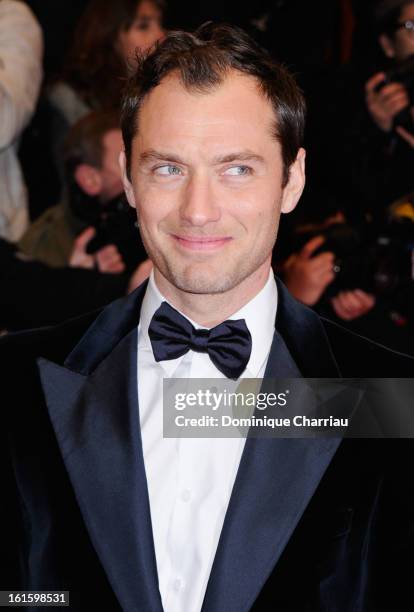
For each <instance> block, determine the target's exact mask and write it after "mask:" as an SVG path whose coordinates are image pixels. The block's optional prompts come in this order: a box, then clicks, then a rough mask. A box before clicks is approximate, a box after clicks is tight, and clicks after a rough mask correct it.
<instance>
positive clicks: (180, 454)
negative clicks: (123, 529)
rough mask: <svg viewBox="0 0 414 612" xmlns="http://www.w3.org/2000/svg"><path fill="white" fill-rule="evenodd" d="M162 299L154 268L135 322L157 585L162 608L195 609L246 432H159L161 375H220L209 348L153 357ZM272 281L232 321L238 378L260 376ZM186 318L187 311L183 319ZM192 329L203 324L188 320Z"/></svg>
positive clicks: (169, 611) (168, 611)
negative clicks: (239, 334)
mask: <svg viewBox="0 0 414 612" xmlns="http://www.w3.org/2000/svg"><path fill="white" fill-rule="evenodd" d="M163 301H167V300H165V298H164V297H163V296H162V295H161V293H160V292H159V290H158V288H157V286H156V284H155V281H154V276H153V274H151V277H150V280H149V284H148V287H147V291H146V294H145V296H144V300H143V303H142V308H141V316H140V323H139V326H138V399H139V413H140V415H139V416H140V425H141V437H142V445H143V454H144V464H145V471H146V476H147V483H148V493H149V501H150V509H151V521H152V530H153V537H154V546H155V555H156V562H157V570H158V580H159V589H160V593H161V599H162V603H163V607H164V610H165V612H199V611H200V609H201V606H202V603H203V599H204V595H205V591H206V587H207V582H208V579H209V576H210V571H211V568H212V565H213V560H214V556H215V553H216V549H217V544H218V541H219V537H220V533H221V529H222V526H223V522H224V517H225V514H226V511H227V506H228V503H229V500H230V495H231V491H232V488H233V485H234V481H235V478H236V474H237V470H238V467H239V463H240V459H241V455H242V452H243V448H244V444H245V438H196V439H195V438H164V437H163V415H162V390H163V378H167V377H173V378H225V376H224V375H223V374H222V373H221V372H220V371H219V370H218V369H217V368H216V367H215V365H214V364H213V363H212V362H211V360H210V358H209V356H208V354H207V353H197V352H193V351H191V350H190V351H188V352H187V353H186V354H185V355H183V356H182V357H178V358H177V359H172V360H168V361H160V362H158V363H157V362H156V361H155V359H154V355H153V352H152V347H151V342H150V339H149V336H148V327H149V324H150V322H151V319H152V317H153V315H154V313H155V311H156V310H157V309H158V307H159V306H160V305H161V303H162V302H163ZM276 309H277V287H276V283H275V279H274V276H273V272H272V271H270V273H269V278H268V280H267V282H266V285H265V286H264V287H263V289H262V290H261V291H260V292H259V293H258V294H257V295H256V296H255V297H254V298H253V299H252V300H251V301H250V302H249V303H248V304H246V305H245V306H244V307H243V308H241V309H240V310H239V311H238V312H236V313H234V314H233V315H232V316H231V317H229V319H245V321H246V325H247V327H248V328H249V331H250V333H251V336H252V352H251V356H250V359H249V362H248V364H247V368H246V369H245V371H244V372H243V374H242V376H241V377H240V378H261V377H262V376H263V374H264V371H265V368H266V364H267V359H268V356H269V352H270V346H271V343H272V339H273V333H274V325H275V317H276ZM186 318H187V319H188V317H186ZM191 323H192V324H193V325H194V327H195V328H198V329H199V328H200V327H201V326H200V325H197V324H196V323H195V322H194V321H191Z"/></svg>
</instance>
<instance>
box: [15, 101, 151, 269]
mask: <svg viewBox="0 0 414 612" xmlns="http://www.w3.org/2000/svg"><path fill="white" fill-rule="evenodd" d="M118 125H119V118H118V115H117V114H116V113H104V112H93V113H90V114H88V115H87V116H86V117H84V118H83V119H81V120H80V121H79V122H78V123H76V124H75V125H74V126H73V128H71V130H70V132H69V134H68V137H67V139H66V143H65V148H64V161H65V171H66V183H67V185H68V187H67V192H66V194H65V195H64V197H63V202H62V203H61V204H58V205H57V206H54V207H53V208H50V209H48V210H47V211H45V212H44V213H43V215H42V216H41V217H40V218H39V219H37V220H36V222H35V223H33V225H32V226H31V227H30V228H29V230H28V231H27V232H26V234H25V235H24V236H23V238H22V240H21V241H20V243H19V248H20V250H21V251H22V252H23V253H25V254H26V255H28V256H30V257H31V258H33V259H36V260H38V261H40V262H43V263H45V264H47V265H49V266H52V267H63V266H66V265H75V266H76V265H81V266H82V267H93V266H94V261H93V256H94V254H95V253H96V256H97V257H98V258H99V257H102V256H104V255H105V253H106V251H107V250H108V249H109V248H110V247H109V246H108V245H112V247H113V246H116V247H117V249H118V251H119V253H120V254H121V256H122V259H123V264H122V269H118V270H114V271H118V272H122V271H123V270H124V269H125V268H127V271H132V270H133V269H135V267H136V266H137V264H138V263H139V262H140V261H142V260H143V259H144V258H145V252H144V250H143V246H142V243H141V239H140V236H139V233H138V231H137V229H136V227H135V219H134V217H133V216H132V215H131V213H130V207H129V206H128V205H127V203H126V202H125V200H124V197H123V188H122V182H121V175H120V170H119V165H118V157H119V153H120V151H121V149H122V138H121V131H120V129H119V127H118ZM75 241H76V244H77V245H78V246H80V247H82V246H83V247H84V249H83V250H82V249H80V250H79V249H78V250H77V251H76V253H77V255H76V257H75V258H74V255H73V253H72V251H73V247H74V245H75ZM104 247H106V251H105V250H104ZM79 253H82V254H83V255H82V257H81V258H79ZM88 263H89V265H88ZM118 265H119V262H118Z"/></svg>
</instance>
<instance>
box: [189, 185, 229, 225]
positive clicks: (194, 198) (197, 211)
mask: <svg viewBox="0 0 414 612" xmlns="http://www.w3.org/2000/svg"><path fill="white" fill-rule="evenodd" d="M220 216H221V212H220V207H219V206H218V205H217V202H216V199H215V197H214V193H213V188H212V186H211V184H210V182H209V180H208V177H200V176H193V177H192V178H191V179H190V180H189V181H188V183H187V185H186V189H185V191H184V194H183V200H182V203H181V207H180V217H181V220H182V221H183V222H185V223H188V224H189V225H192V226H199V227H202V226H204V225H206V224H207V223H213V222H216V221H219V219H220Z"/></svg>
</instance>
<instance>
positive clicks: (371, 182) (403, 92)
mask: <svg viewBox="0 0 414 612" xmlns="http://www.w3.org/2000/svg"><path fill="white" fill-rule="evenodd" d="M209 20H213V21H220V22H223V21H224V22H228V23H232V24H236V25H239V26H241V27H242V28H244V29H245V30H247V31H248V32H249V33H250V34H251V35H252V36H253V37H254V38H255V39H256V40H257V41H258V42H259V43H260V44H261V45H262V46H263V47H265V48H267V49H268V50H269V52H270V53H271V54H272V55H273V56H274V57H275V58H276V59H278V60H279V61H282V62H284V63H285V64H286V65H287V66H288V67H289V68H290V69H291V70H292V71H293V73H294V74H295V75H296V77H297V80H298V82H299V84H300V86H301V88H302V89H303V91H304V93H305V96H306V99H307V104H308V119H307V130H306V142H305V148H306V149H307V187H306V190H305V194H304V196H303V198H302V202H301V203H300V205H299V207H298V208H297V209H296V211H295V212H294V213H292V214H290V215H286V216H283V219H282V224H281V228H280V230H279V238H278V241H277V244H276V247H275V252H274V260H273V266H274V269H275V271H276V272H277V273H278V274H279V276H280V277H281V278H282V279H283V280H284V282H285V284H286V285H287V286H288V288H289V289H290V291H291V293H292V294H293V295H294V296H295V297H296V298H297V299H299V300H300V301H302V302H303V303H305V304H307V305H309V306H310V307H312V308H315V309H316V310H317V311H318V312H319V313H320V314H322V315H323V316H326V317H328V318H330V319H333V320H335V321H338V322H339V323H341V324H342V325H345V326H347V327H349V328H350V329H353V330H354V331H356V332H358V333H361V334H363V335H365V336H367V337H369V338H372V339H373V340H376V341H377V342H380V343H382V344H385V345H387V346H390V347H391V348H394V349H396V350H399V351H403V352H406V353H410V354H414V343H413V339H414V335H413V326H414V283H413V278H414V255H413V253H414V0H411V1H410V0H408V1H407V0H405V1H404V0H376V1H375V0H315V1H314V2H309V1H306V0H256V1H255V2H253V3H247V2H244V3H242V2H240V0H238V1H237V0H227V1H226V2H222V1H218V0H209V2H196V1H192V2H191V3H190V2H188V3H187V2H185V1H183V0H168V4H167V3H166V1H165V0H141V1H137V0H71V1H70V2H67V0H27V2H23V1H22V0H0V281H1V289H0V330H2V333H7V331H16V330H22V329H27V328H32V327H38V326H41V325H51V324H56V323H59V322H62V321H64V320H65V319H67V318H70V317H74V316H77V315H79V314H81V313H83V312H86V311H88V310H92V309H95V308H98V307H100V306H102V305H104V304H106V303H108V302H109V301H111V300H113V299H115V298H117V297H119V296H122V295H124V294H126V293H127V292H129V291H131V290H132V289H134V288H135V287H136V286H137V285H138V284H140V283H141V282H142V281H143V280H144V279H145V278H146V276H147V275H148V274H149V271H150V269H151V264H150V262H148V260H147V257H146V253H145V249H144V246H143V245H142V242H141V239H140V236H139V229H138V228H137V227H136V224H135V220H136V218H135V215H134V211H132V210H131V209H130V208H129V207H128V205H127V203H126V200H125V199H124V196H123V191H122V183H121V176H120V172H119V169H118V155H119V152H120V150H121V147H122V139H121V133H120V129H119V107H120V101H121V96H122V89H123V87H124V84H125V80H126V78H127V76H128V73H129V72H130V71H133V70H134V62H135V61H136V60H135V57H136V51H137V50H138V51H140V52H145V51H148V50H150V49H151V47H152V46H153V45H154V44H155V43H156V42H157V41H158V40H161V39H162V38H163V36H164V35H165V32H166V31H167V30H171V29H184V30H190V31H191V30H193V29H194V28H196V27H197V26H198V25H201V24H202V23H204V22H205V21H209Z"/></svg>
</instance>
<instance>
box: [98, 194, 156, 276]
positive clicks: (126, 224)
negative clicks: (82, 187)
mask: <svg viewBox="0 0 414 612" xmlns="http://www.w3.org/2000/svg"><path fill="white" fill-rule="evenodd" d="M90 222H91V224H92V225H93V227H94V228H95V230H96V235H95V236H94V237H93V238H92V240H90V241H89V243H88V245H87V248H86V252H87V253H89V254H91V255H92V254H93V253H96V252H97V251H99V250H100V249H102V248H103V247H105V246H107V245H109V244H113V245H115V246H116V247H117V249H118V251H119V253H120V255H121V256H122V259H123V261H124V263H125V267H126V272H132V271H133V270H134V269H135V268H136V267H137V265H138V264H139V263H141V262H142V261H144V259H147V254H146V251H145V248H144V245H143V243H142V240H141V236H140V234H139V231H138V229H137V219H136V214H135V211H134V210H133V209H132V208H131V207H130V206H129V204H128V202H127V200H126V197H125V195H124V194H121V195H119V196H118V197H116V198H113V199H112V200H110V201H109V202H107V203H106V204H101V203H100V204H99V207H97V208H96V210H95V215H94V216H93V217H91V218H90Z"/></svg>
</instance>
